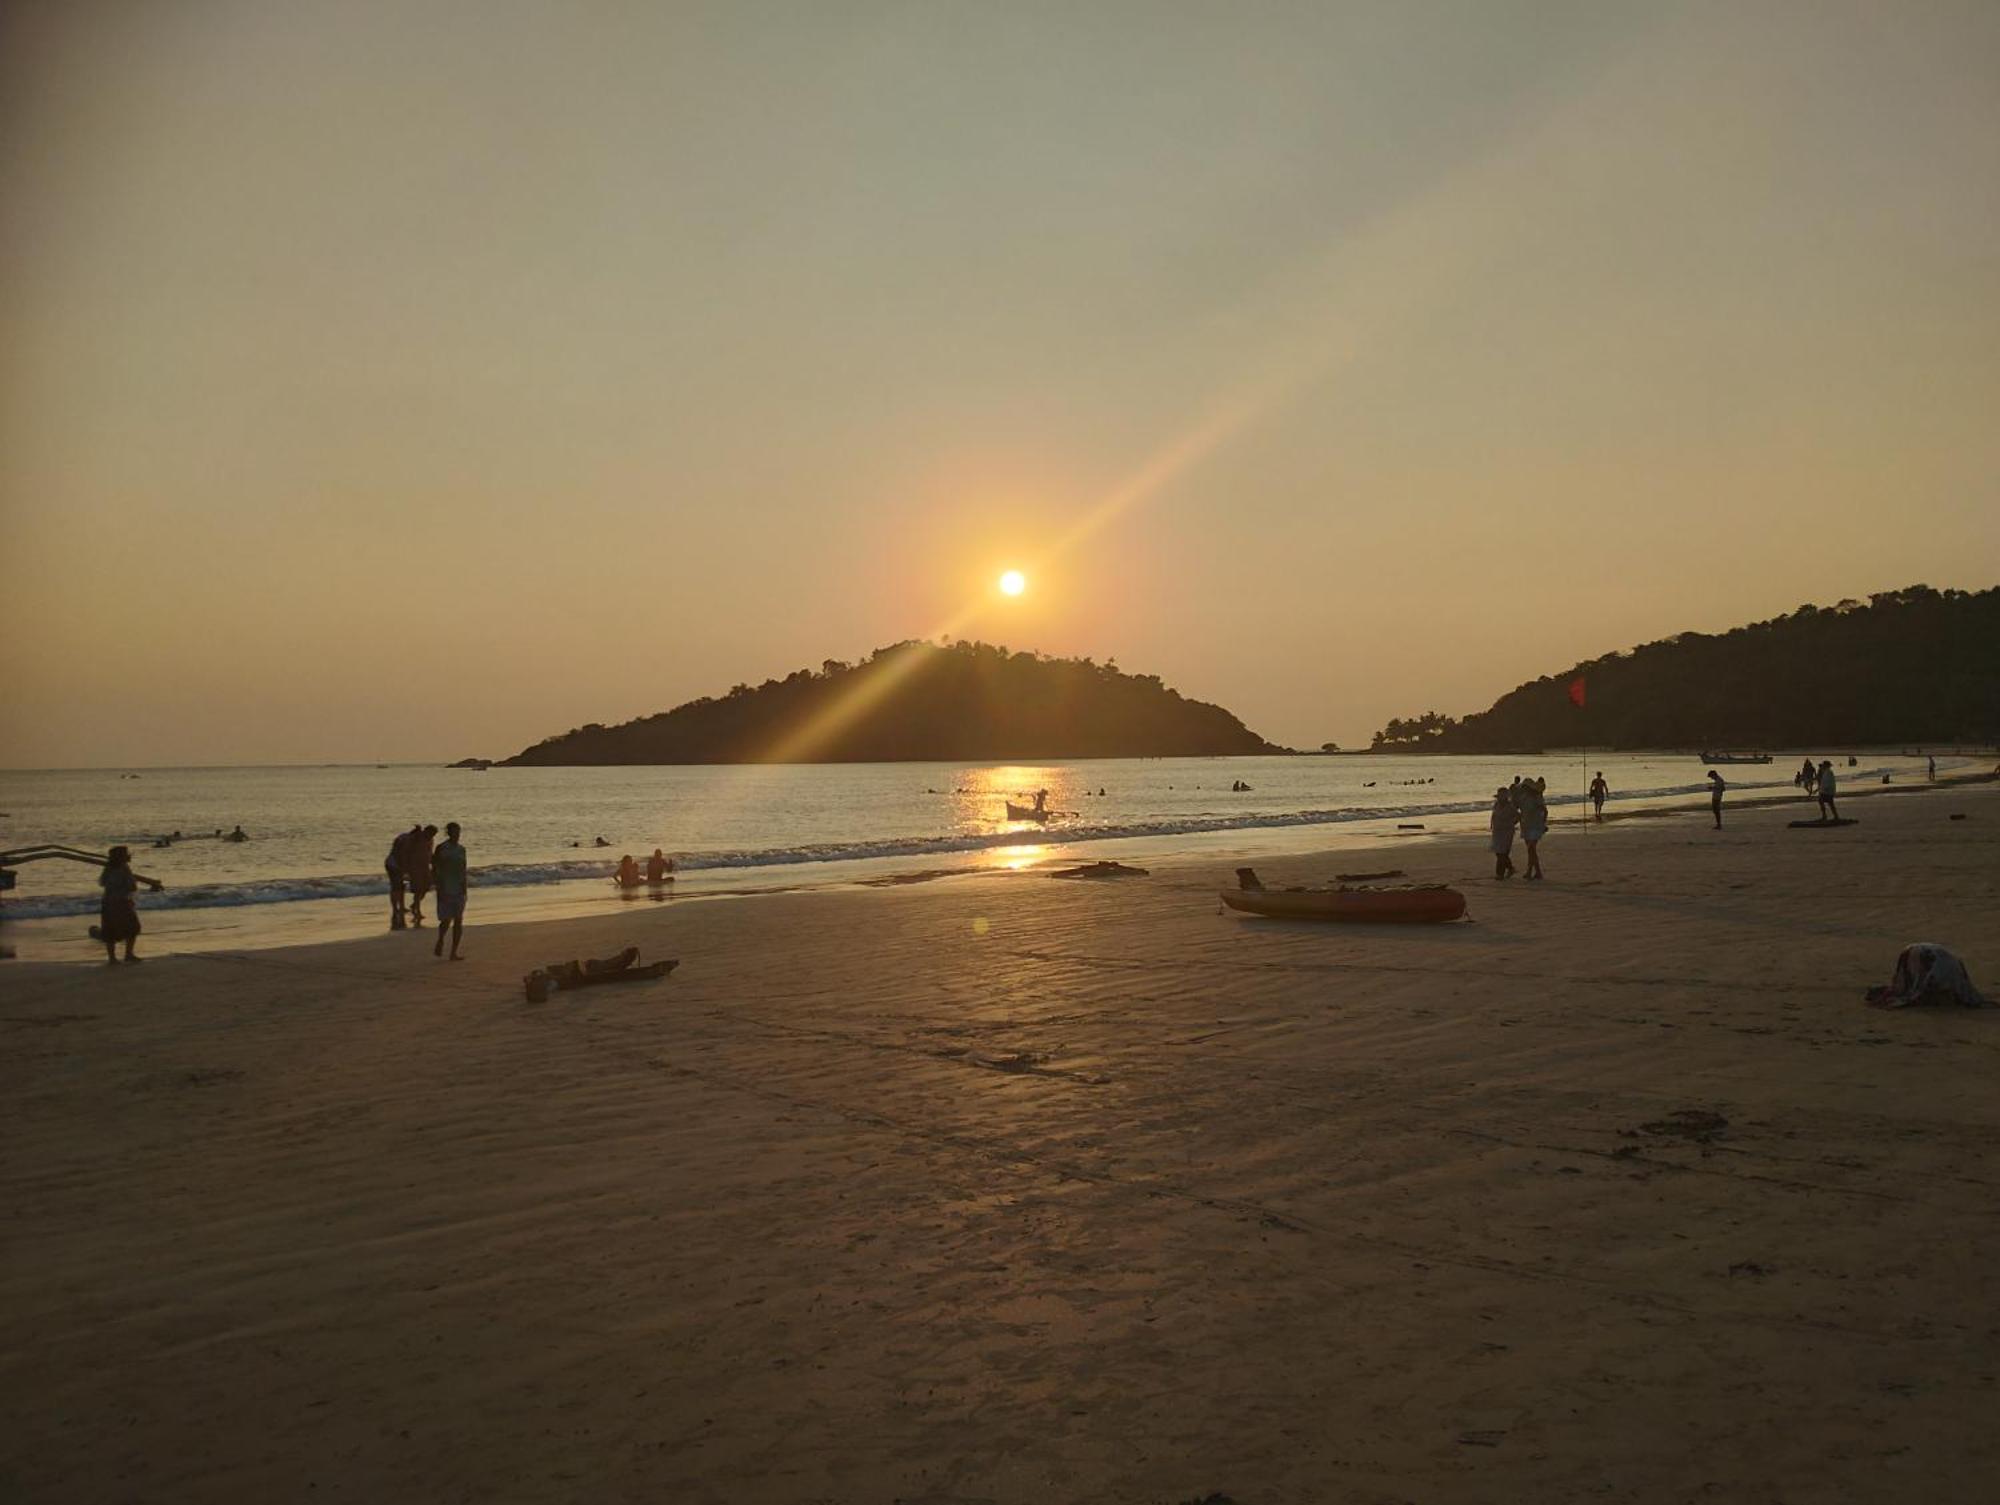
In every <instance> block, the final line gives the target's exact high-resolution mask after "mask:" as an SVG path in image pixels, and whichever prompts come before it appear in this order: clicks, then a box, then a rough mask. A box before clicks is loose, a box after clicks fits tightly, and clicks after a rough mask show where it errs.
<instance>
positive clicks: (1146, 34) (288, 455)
mask: <svg viewBox="0 0 2000 1505" xmlns="http://www.w3.org/2000/svg"><path fill="white" fill-rule="evenodd" d="M0 206H4V207H0V287H3V288H4V289H5V292H4V301H0V622H3V623H4V628H0V631H4V633H5V642H6V644H7V647H8V649H9V650H10V651H9V652H8V655H7V657H8V669H7V693H6V695H5V697H4V700H0V764H4V765H8V766H16V767H19V766H55V765H71V764H82V765H92V764H147V763H155V764H157V763H229V762H246V763H248V762H265V761H310V762H318V761H337V760H360V761H388V760H396V759H431V758H436V759H444V758H453V757H458V756H463V755H466V754H472V753H477V754H483V755H488V756H499V755H504V754H507V753H510V752H513V751H515V750H517V749H519V748H520V747H521V746H523V745H525V744H527V743H529V742H532V741H534V740H536V739H538V738H539V737H541V736H543V735H545V734H548V733H550V732H555V731H561V730H563V729H565V728H568V727H570V726H573V725H576V724H579V723H581V722H585V721H618V720H623V719H626V718H628V717H631V716H634V715H640V714H645V713H648V712H651V711H655V710H659V709H663V708H665V707H667V706H670V705H673V704H675V703H677V702H679V701H681V700H684V699H687V698H689V697H692V696H695V695H700V694H707V693H719V692H721V691H724V690H726V689H727V688H728V687H729V686H730V685H731V684H734V683H736V682H737V681H739V680H742V681H748V682H750V683H753V684H754V683H756V682H758V681H760V680H762V679H764V678H766V677H768V676H772V675H782V674H784V673H786V672H788V671H789V670H791V669H794V668H798V667H801V666H807V665H816V664H818V663H819V661H820V660H821V659H824V658H828V657H839V658H854V657H858V656H861V655H863V654H865V653H867V652H868V651H869V650H870V649H872V648H874V647H877V646H879V645H881V644H884V643H888V642H892V641H895V640H898V639H902V638H906V637H913V636H922V635H927V634H930V633H933V632H936V631H939V630H941V629H944V628H947V627H949V628H951V629H952V630H954V631H957V632H960V633H963V634H964V635H967V636H980V637H985V638H987V639H989V640H993V641H999V642H1004V643H1007V644H1009V645H1011V646H1014V647H1034V648H1038V649H1041V650H1043V651H1046V652H1053V653H1077V654H1090V655H1093V656H1095V657H1097V658H1100V659H1103V658H1115V659H1116V660H1117V661H1118V662H1119V663H1120V664H1121V665H1122V666H1124V667H1126V668H1129V669H1133V670H1138V671H1144V672H1152V673H1158V674H1160V675H1161V676H1163V677H1164V678H1165V679H1166V680H1167V681H1168V682H1169V683H1170V684H1173V685H1175V686H1177V687H1179V688H1180V689H1182V690H1183V691H1184V692H1185V693H1188V694H1190V695H1194V696H1198V697H1201V698H1204V699H1212V700H1216V701H1220V702H1221V703H1223V704H1225V705H1227V706H1229V707H1230V708H1231V709H1232V710H1235V711H1236V712H1238V713H1239V714H1240V715H1242V716H1243V718H1244V719H1245V720H1246V721H1247V722H1248V723H1249V724H1250V725H1251V726H1253V727H1254V728H1256V729H1257V730H1258V731H1260V732H1262V733H1264V734H1265V735H1267V736H1269V737H1272V738H1273V739H1275V740H1278V741H1281V742H1287V743H1292V744H1297V745H1317V744H1318V743H1319V742H1321V741H1324V740H1326V739H1328V738H1333V739H1337V740H1339V741H1341V742H1344V743H1349V744H1352V743H1357V742H1365V741H1366V739H1367V736H1368V733H1369V732H1370V731H1372V730H1373V729H1374V728H1375V727H1378V726H1379V725H1381V723H1382V722H1383V721H1384V720H1385V719H1386V718H1387V717H1389V716H1391V715H1399V714H1409V713H1413V712H1416V711H1420V710H1424V709H1428V708H1433V707H1434V708H1437V709H1441V710H1446V711H1451V712H1461V713H1462V712H1465V711H1469V710H1474V709H1478V708H1481V707H1483V706H1485V705H1487V704H1488V703H1490V702H1491V701H1492V699H1493V698H1494V697H1495V696H1497V695H1498V694H1500V693H1501V692H1503V691H1505V690H1507V689H1509V688H1511V687H1512V686H1513V685H1515V684H1516V683H1518V682H1520V681H1521V680H1523V679H1526V678H1531V677H1533V676H1534V675H1536V674H1539V673H1543V672H1550V671H1553V670H1556V669H1559V668H1561V667H1563V666H1565V665H1567V664H1569V663H1571V662H1573V661H1574V660H1576V659H1578V658H1580V657H1584V656H1587V655H1591V654H1594V653H1598V652H1602V651H1605V650H1608V649H1611V648H1615V647H1620V646H1624V645H1628V644H1630V643H1633V642H1637V641H1641V640H1645V639H1649V638H1654V637H1659V636H1663V635H1665V634H1668V633H1671V632H1674V631H1678V630H1682V629H1686V628H1701V629H1716V628H1725V627H1728V626H1731V625H1735V624H1737V623H1739V622H1743V621H1748V620H1752V619H1756V618H1760V617H1766V616H1770V615H1773V614H1775V613H1778V612H1781V611H1786V610H1789V609H1791V608H1792V607H1795V606H1797V605H1798V604H1800V603H1801V602H1805V601H1818V602H1821V603H1831V602H1833V601H1836V600H1838V599H1840V598H1841V597H1843V596H1865V595H1866V594H1867V593H1868V592H1870V591H1874V590H1882V589H1888V588H1891V587H1897V586H1902V585H1907V584H1911V583H1914V582H1918V581H1924V582H1928V583H1930V584H1932V585H1936V586H1939V587H1946V586H1958V587H1965V588H1974V587H1981V586H1986V585H1991V584H1994V583H1995V582H1996V581H2000V521H1996V519H2000V496H1996V490H2000V425H1996V424H1995V423H1994V420H1993V415H1994V414H1995V413H1996V412H2000V8H1995V7H1993V6H1991V5H1984V4H1965V5H1943V4H1911V5H1899V6H1895V7H1887V6H1881V5H1873V4H1858V5H1840V4H1817V3H1816V4H1810V5H1797V6H1789V5H1780V4H1759V5H1755V6H1743V5H1737V4H1731V5H1713V6H1708V5H1694V6H1685V7H1681V6H1677V7H1660V6H1652V5H1630V6H1618V5H1605V4H1597V3H1588V4H1585V3H1578V4H1564V5H1558V4H1511V5H1510V4H1499V3H1483V0H1482V3H1468V4H1462V5H1409V6H1386V5H1369V6H1354V7H1342V6H1339V5H1334V4H1327V3H1315V4H1302V5H1298V6H1295V7H1288V6H1283V5H1272V6H1259V7H1251V8H1237V7H1220V6H1218V7H1213V8H1208V9H1199V8H1186V7H1162V6H1159V5H1154V4H1132V5H1123V4H1089V5H1036V4H1020V5H1007V6H983V5H950V4H944V3H939V4H936V5H925V6H914V7H912V6H906V5H899V4H859V3H855V4H838V3H828V4H798V5H791V6H785V5H777V6H754V7H752V6H740V5H713V6H691V5H673V6H666V5H641V4H633V5H622V6H621V5H605V6H593V7H584V8H569V7H534V6H519V7H517V6H494V5H487V4H473V3H470V0H467V3H463V4H450V3H438V4H430V5H422V6H410V5H406V4H390V3H368V0H360V3H343V4H338V5H332V4H329V5H322V6H282V7H278V6H269V5H264V4H253V3H240V4H214V3H210V4H203V3H182V4H174V5H162V6H132V5H123V4H97V3H90V0H83V3H69V4H54V5H46V6H34V5H18V6H11V7H8V8H6V9H5V10H4V11H0ZM1010 565H1018V566H1019V567H1021V568H1023V569H1025V570H1027V571H1028V573H1029V575H1030V579H1031V586H1030V589H1029V591H1028V593H1027V594H1026V595H1025V596H1023V597H1022V598H1021V599H1019V600H1018V601H1011V602H1009V601H1004V600H1002V598H1001V597H1000V596H999V595H998V594H997V592H995V591H994V589H993V582H994V579H995V577H996V576H997V575H998V573H999V571H1000V570H1001V569H1003V568H1005V567H1008V566H1010Z"/></svg>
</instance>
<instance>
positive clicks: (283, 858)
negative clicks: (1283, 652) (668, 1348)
mask: <svg viewBox="0 0 2000 1505" xmlns="http://www.w3.org/2000/svg"><path fill="white" fill-rule="evenodd" d="M1820 756H1828V757H1833V758H1834V760H1835V762H1836V764H1837V766H1839V767H1840V768H1841V772H1842V774H1843V776H1844V778H1845V779H1846V781H1848V782H1850V783H1858V782H1867V783H1877V782H1879V781H1880V779H1881V777H1882V776H1883V775H1884V774H1885V773H1886V774H1889V775H1890V776H1891V777H1893V778H1894V779H1895V780H1896V781H1897V782H1904V781H1908V780H1911V779H1913V778H1914V779H1921V778H1922V777H1923V763H1922V760H1921V759H1913V758H1909V757H1904V756H1899V755H1896V754H1881V753H1878V754H1871V755H1867V756H1865V757H1864V758H1863V759H1862V765H1861V766H1858V767H1855V768H1848V767H1846V766H1845V765H1846V756H1845V754H1833V753H1823V754H1820ZM1802 757H1803V754H1802V753H1799V752H1794V753H1792V754H1790V755H1789V758H1787V756H1786V755H1776V756H1775V760H1774V761H1773V762H1772V763H1770V764H1767V765H1739V766H1734V767H1730V768H1728V769H1727V770H1725V775H1724V776H1725V777H1726V778H1727V779H1728V780H1729V783H1730V786H1731V788H1732V789H1734V790H1736V791H1738V792H1739V793H1742V794H1750V793H1754V792H1758V791H1777V790H1784V789H1788V788H1789V787H1790V785H1791V779H1792V774H1793V772H1794V770H1795V769H1796V768H1797V767H1798V764H1799V762H1800V761H1801V759H1802ZM1959 761H1960V760H1957V759H1940V762H1939V770H1940V772H1944V771H1947V770H1948V769H1949V768H1950V767H1953V766H1956V765H1957V764H1958V763H1959ZM1598 770H1602V771H1603V773H1604V776H1605V779H1606V781H1607V782H1608V783H1609V784H1610V786H1611V790H1612V796H1611V803H1610V805H1609V806H1608V807H1607V808H1608V810H1611V811H1618V810H1630V809H1636V808H1643V807H1660V806H1673V805H1683V804H1697V803H1700V802H1702V801H1704V800H1705V799H1706V797H1707V787H1706V783H1705V779H1704V775H1705V771H1706V767H1705V765H1704V764H1703V763H1702V762H1701V761H1700V760H1699V759H1698V758H1697V757H1695V756H1694V755H1692V754H1685V753H1681V754H1674V753H1657V754H1626V753H1590V754H1584V753H1569V754H1548V755H1543V756H1536V757H1442V756H1434V757H1392V756H1382V757H1376V756H1329V755H1311V756H1294V757H1265V758H1117V759H1089V760H1080V761H1076V762H1050V763H876V764H840V765H761V766H752V767H742V766H735V767H714V766H708V767H674V768H491V769H484V770H476V769H463V768H442V767H437V766H434V765H407V764H391V765H386V766H385V765H367V766H358V767H357V766H349V765H336V766H327V767H282V768H126V769H88V770H84V769H57V770H32V771H0V848H7V849H19V848H24V847H29V846H34V845H39V844H43V843H52V844H59V845H65V846H72V847H79V848H84V849H87V850H90V851H96V852H102V851H104V850H105V849H107V848H109V847H110V846H112V845H114V844H116V843H124V844H125V845H128V846H130V847H131V848H132V850H133V854H134V860H133V866H134V867H135V868H136V869H137V870H138V871H139V872H140V873H141V874H143V875H145V876H146V877H150V878H157V879H159V880H160V881H161V882H162V884H163V885H164V888H163V889H162V890H161V891H160V892H157V893H154V892H146V891H142V892H141V894H140V913H141V917H142V919H143V922H144V925H145V934H144V937H143V939H142V941H141V946H140V950H141V954H160V953H164V952H173V951H196V950H234V949H244V948H262V947H270V946H278V945H287V944H298V943H301V942H310V941H323V940H333V939H339V938H343V937H351V936H361V935H368V934H373V933H375V932H377V931H379V930H381V929H383V928H384V927H385V926H386V925H387V923H388V902H387V892H388V891H387V880H386V879H385V877H384V874H383V861H384V859H385V858H386V856H387V854H388V849H389V843H390V842H391V840H392V839H393V838H394V837H395V836H396V835H397V833H398V832H400V831H403V830H407V829H408V828H409V827H410V826H411V825H412V824H416V823H425V824H436V825H438V826H440V827H442V826H443V825H444V824H445V822H447V821H457V822H458V823H459V825H460V826H461V827H462V828H463V831H464V836H463V840H464V843H465V847H466V851H467V853H468V856H469V858H470V864H471V875H472V898H471V904H470V907H469V909H468V919H469V922H470V923H473V924H477V923H479V922H481V921H486V922H489V923H490V922H496V921H502V920H523V919H537V918H557V917H562V916H569V915H580V914H588V913H595V912H601V911H606V910H610V909H612V908H613V907H615V906H617V905H620V904H629V903H668V902H671V903H681V902H692V901H700V900H704V899H717V898H723V897H730V898H746V897H754V896H756V895H759V894H768V893H772V892H777V891H782V890H788V889H797V888H801V887H815V886H825V885H838V884H860V883H878V884H879V883H901V882H913V881H929V880H946V879H949V878H952V877H954V876H958V875H963V874H970V873H981V872H993V871H996V870H1013V871H1032V870H1038V869H1045V868H1053V867H1058V866H1061V865H1065V864H1070V863H1077V862H1090V861H1098V860H1104V859H1113V860H1117V861H1120V862H1125V863H1130V864H1134V865H1144V864H1145V862H1146V861H1148V860H1149V859H1160V858H1167V857H1184V856H1194V857H1197V858H1212V859H1213V860H1214V862H1215V865H1216V869H1217V873H1218V877H1223V876H1226V875H1227V874H1228V873H1229V871H1230V869H1232V868H1233V867H1235V866H1237V865H1238V864H1239V863H1241V862H1245V861H1251V860H1254V859H1255V858H1256V857H1258V856H1260V855H1264V854H1278V853H1287V852H1298V851H1313V850H1321V849H1334V848H1340V849H1370V848H1373V849H1387V848H1389V847H1392V846H1401V845H1406V844H1409V843H1420V842H1422V841H1424V840H1426V839H1428V838H1431V837H1435V836H1438V835H1441V834H1446V833H1450V832H1454V831H1465V830H1476V829H1481V828H1483V826H1484V824H1485V819H1486V811H1487V809H1488V806H1489V804H1490V802H1491V800H1492V797H1493V791H1494V789H1495V788H1496V786H1498V785H1501V784H1505V783H1507V782H1508V781H1509V780H1510V779H1511V778H1512V777H1513V776H1515V775H1516V774H1519V775H1523V776H1530V777H1532V776H1537V775H1539V776H1541V777H1543V778H1546V779H1547V780H1548V799H1549V803H1550V805H1551V806H1552V807H1555V810H1556V813H1557V815H1558V817H1560V815H1561V814H1562V813H1563V807H1565V806H1569V807H1575V806H1580V805H1582V804H1583V803H1584V801H1585V789H1586V787H1587V783H1588V779H1589V776H1590V775H1591V774H1592V773H1594V772H1596V771H1598ZM1237 785H1247V786H1248V787H1247V788H1237V787H1235V786H1237ZM1038 789H1046V790H1048V791H1049V800H1048V805H1049V808H1050V809H1051V810H1053V811H1054V812H1056V813H1055V815H1054V817H1053V818H1052V819H1051V820H1050V821H1049V822H1048V823H1047V825H1046V826H1039V825H1035V824H1032V823H1027V822H1021V821H1011V820H1009V819H1008V818H1007V811H1006V804H1007V802H1008V801H1009V800H1014V801H1019V802H1022V803H1026V802H1028V801H1029V800H1031V798H1032V796H1033V793H1034V791H1036V790H1038ZM239 826H240V827H241V828H242V830H243V831H244V833H245V835H246V836H247V837H248V839H247V840H244V841H241V842H232V841H228V840H225V839H222V836H223V833H227V832H230V831H233V830H234V829H236V828H237V827H239ZM1561 834H1562V833H1561V829H1560V828H1558V831H1557V833H1556V838H1555V840H1556V844H1557V846H1558V847H1559V846H1560V838H1561ZM600 843H601V844H600ZM655 848H658V849H660V850H662V851H664V852H665V853H667V854H668V855H669V856H671V857H672V858H673V859H674V862H675V866H676V868H677V878H676V881H675V882H674V883H673V884H672V885H671V888H670V889H666V890H658V891H651V890H638V891H624V890H620V889H619V888H618V887H617V886H616V885H615V884H613V883H612V882H611V873H612V870H613V868H614V867H615V865H616V863H617V860H618V858H619V857H620V856H622V855H624V854H626V853H630V854H632V855H633V856H634V857H636V858H638V859H639V860H640V862H641V863H642V864H643V862H644V860H645V858H646V857H647V856H648V855H650V854H651V853H652V852H653V850H654V849H655ZM1548 860H1549V863H1550V866H1551V867H1552V868H1554V867H1556V866H1557V865H1558V864H1559V863H1560V861H1561V859H1560V856H1559V854H1558V853H1557V852H1555V851H1551V852H1550V854H1549V859H1548ZM1356 865H1357V866H1368V867H1388V866H1392V865H1394V864H1393V862H1392V861H1391V860H1388V859H1386V858H1385V860H1383V861H1382V862H1379V863H1376V862H1368V863H1358V864H1356ZM0 866H6V867H12V868H13V869H14V871H15V879H16V882H15V887H13V888H12V889H11V890H8V891H5V892H0V944H4V945H8V946H11V947H13V948H14V950H15V952H16V954H17V955H18V956H19V957H21V958H23V959H41V960H52V959H54V960H60V959H73V960H78V961H97V960H101V959H102V951H101V949H100V948H98V947H97V946H96V945H94V944H93V943H92V942H91V941H90V940H89V937H88V927H89V925H90V923H91V922H92V920H94V918H95V915H96V911H97V900H98V890H97V885H96V876H97V871H96V869H95V868H92V867H88V866H85V865H83V864H80V863H74V862H68V861H60V860H56V861H36V862H29V863H16V862H8V861H6V860H5V859H4V858H3V857H0Z"/></svg>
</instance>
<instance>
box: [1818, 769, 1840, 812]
mask: <svg viewBox="0 0 2000 1505" xmlns="http://www.w3.org/2000/svg"><path fill="white" fill-rule="evenodd" d="M1839 788H1840V780H1839V779H1837V778H1835V777H1834V773H1833V764H1831V763H1821V764H1820V765H1819V818H1820V819H1821V820H1829V819H1831V820H1839V819H1840V806H1838V805H1836V804H1835V803H1834V802H1833V796H1834V794H1835V792H1836V791H1838V789H1839Z"/></svg>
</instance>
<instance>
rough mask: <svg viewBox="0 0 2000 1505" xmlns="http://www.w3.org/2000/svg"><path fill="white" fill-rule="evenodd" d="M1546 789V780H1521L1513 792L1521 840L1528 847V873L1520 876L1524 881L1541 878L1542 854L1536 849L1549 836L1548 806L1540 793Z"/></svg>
mask: <svg viewBox="0 0 2000 1505" xmlns="http://www.w3.org/2000/svg"><path fill="white" fill-rule="evenodd" d="M1548 787H1549V781H1548V780H1547V779H1523V780H1521V784H1520V787H1519V788H1518V789H1516V790H1515V791H1514V801H1515V803H1516V804H1518V805H1519V806H1520V808H1521V840H1522V841H1524V842H1526V843H1527V847H1528V871H1527V872H1526V873H1524V874H1522V877H1523V878H1524V879H1525V878H1539V877H1541V876H1542V854H1541V852H1540V851H1539V850H1538V847H1539V844H1540V842H1541V839H1542V838H1543V837H1544V836H1546V835H1548V834H1549V805H1548V801H1547V800H1546V799H1544V798H1543V797H1542V791H1543V790H1545V789H1547V788H1548Z"/></svg>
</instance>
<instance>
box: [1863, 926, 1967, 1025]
mask: <svg viewBox="0 0 2000 1505" xmlns="http://www.w3.org/2000/svg"><path fill="white" fill-rule="evenodd" d="M1868 1001H1869V1002H1870V1003H1872V1004H1873V1005H1875V1007H1876V1008H1878V1009H1906V1008H1909V1007H1910V1006H1911V1005H1913V1004H1920V1003H1956V1004H1962V1005H1964V1006H1965V1007H1966V1008H1974V1009H1976V1008H1982V1007H1984V1006H1985V1003H1986V1000H1985V998H1983V997H1982V996H1981V995H1980V992H1979V989H1977V988H1975V987H1974V986H1973V985H1972V976H1971V974H1970V973H1968V972H1967V971H1966V970H1965V963H1964V962H1962V961H1960V960H1959V959H1958V957H1957V956H1956V955H1955V954H1954V953H1953V952H1951V951H1949V950H1947V949H1946V948H1945V947H1943V946H1939V945H1936V944H1934V943H1933V942H1930V941H1915V942H1912V943H1911V944H1910V945H1907V946H1905V947H1904V948H1903V954H1902V955H1901V956H1899V957H1897V958H1896V975H1895V977H1894V978H1893V979H1892V980H1891V981H1890V983H1889V985H1888V986H1887V987H1883V988H1870V989H1869V990H1868Z"/></svg>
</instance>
